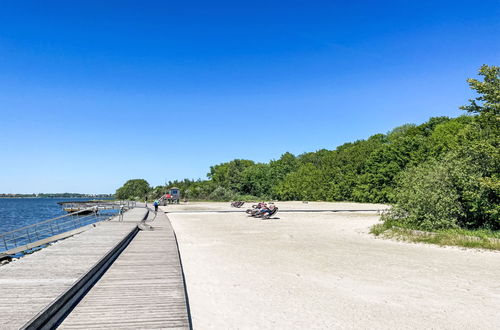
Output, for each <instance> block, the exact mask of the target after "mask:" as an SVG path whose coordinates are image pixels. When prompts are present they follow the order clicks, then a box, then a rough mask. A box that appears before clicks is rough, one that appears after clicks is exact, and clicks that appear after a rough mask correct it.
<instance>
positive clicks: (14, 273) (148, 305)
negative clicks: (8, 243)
mask: <svg viewBox="0 0 500 330" xmlns="http://www.w3.org/2000/svg"><path fill="white" fill-rule="evenodd" d="M145 215H146V210H145V209H143V208H136V209H133V210H130V211H129V212H127V213H125V215H124V219H123V221H121V222H118V221H108V222H102V223H100V224H98V225H97V226H96V227H95V228H93V229H91V230H89V231H87V232H84V233H82V234H79V235H77V236H74V237H71V238H68V239H66V240H63V241H60V242H58V243H56V244H54V245H52V246H50V247H47V248H45V249H42V250H41V251H38V252H36V253H34V254H32V255H28V256H26V257H24V258H21V259H20V260H18V261H15V262H12V263H10V264H7V265H4V266H2V267H0V315H1V316H2V321H3V322H2V324H0V329H18V328H20V327H22V326H23V325H25V324H26V323H27V322H28V321H29V320H31V319H32V318H33V317H34V316H35V315H37V314H38V313H40V312H41V311H42V310H43V309H44V308H46V307H47V306H48V305H50V304H51V303H52V302H54V300H55V299H56V298H57V297H58V296H60V295H61V294H62V293H63V292H65V291H66V290H68V289H69V288H70V287H72V285H73V284H74V283H75V281H76V280H77V279H78V278H80V277H81V276H82V275H83V274H85V273H87V272H88V271H89V270H90V269H91V268H92V267H93V266H94V265H95V264H96V262H97V261H98V260H100V259H101V258H102V257H103V256H104V255H106V254H107V253H108V252H109V251H110V250H111V249H112V248H113V247H114V246H116V245H117V244H118V243H119V242H120V241H122V240H123V239H124V238H125V237H126V236H127V235H128V234H129V233H131V232H132V231H133V230H135V228H136V226H137V223H138V222H139V221H140V220H142V219H143V218H144V216H145ZM152 224H153V225H154V227H155V230H154V231H139V233H138V234H137V235H136V236H135V238H134V239H133V240H132V242H131V243H130V245H129V246H128V247H127V248H126V249H125V250H124V251H123V252H122V254H121V255H120V257H119V258H118V259H117V260H116V261H115V264H113V265H112V266H111V268H109V269H108V272H107V273H105V274H104V276H103V277H102V278H101V279H100V280H99V281H98V282H97V284H96V285H95V286H94V287H93V288H92V289H91V290H90V291H89V292H88V295H87V296H85V297H84V299H83V300H82V301H81V302H80V303H81V305H78V306H77V307H76V308H75V309H74V310H73V312H74V314H70V315H69V317H68V319H67V320H66V321H65V322H64V323H63V325H62V326H63V327H67V328H74V327H76V328H78V327H82V328H90V327H95V328H106V327H108V328H122V329H123V328H154V327H161V328H168V327H177V328H188V327H189V320H188V311H187V308H186V299H185V295H184V282H183V278H182V270H181V267H180V260H179V256H178V252H177V245H176V242H175V236H174V234H173V231H172V228H171V226H170V222H169V221H168V219H167V218H166V217H165V216H164V215H163V213H161V215H160V214H158V217H157V218H156V219H155V221H154V222H153V223H152ZM96 297H101V298H102V300H101V302H100V303H99V301H96V299H95V298H96ZM134 304H135V305H134ZM92 306H93V307H92ZM92 308H96V310H95V311H94V312H92ZM96 315H99V316H100V318H99V319H97V318H96ZM124 315H128V319H125V318H124ZM125 320H128V322H124V321H125Z"/></svg>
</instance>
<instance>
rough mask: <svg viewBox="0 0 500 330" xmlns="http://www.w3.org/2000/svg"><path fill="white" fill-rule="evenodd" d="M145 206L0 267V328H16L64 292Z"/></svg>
mask: <svg viewBox="0 0 500 330" xmlns="http://www.w3.org/2000/svg"><path fill="white" fill-rule="evenodd" d="M145 213H146V210H145V209H133V210H130V211H129V212H126V213H125V214H124V221H122V222H118V221H106V222H102V223H99V224H98V225H97V226H96V227H95V228H93V229H91V230H88V231H86V232H84V233H81V234H79V235H76V236H73V237H70V238H67V239H65V240H62V241H59V242H57V243H55V244H54V245H52V246H49V247H47V248H44V249H42V250H40V251H37V252H35V253H33V254H31V255H27V256H25V257H23V258H21V259H19V260H17V261H15V262H11V263H9V264H7V265H4V266H1V267H0V315H2V321H3V322H2V324H1V325H0V329H18V328H20V327H21V326H23V325H24V324H25V323H26V322H27V321H28V320H30V319H31V318H32V317H33V316H35V315H36V314H37V313H38V312H40V311H41V310H43V309H44V308H45V307H46V306H47V305H49V304H50V303H51V302H52V301H53V300H54V299H55V298H57V297H58V296H59V295H60V294H61V293H63V292H64V291H66V290H67V289H68V288H69V287H71V286H72V285H73V283H74V282H75V281H76V280H77V279H78V278H79V277H80V276H82V275H83V274H84V273H86V272H87V271H88V270H89V269H90V268H91V267H92V266H93V265H94V264H95V263H96V262H97V261H98V260H99V259H100V258H102V256H104V255H105V254H106V253H107V252H108V251H109V250H110V249H111V248H112V247H114V246H115V245H116V244H117V243H118V242H119V241H121V240H122V239H123V237H125V236H126V235H127V234H128V233H129V232H130V231H131V230H132V229H133V228H134V227H135V226H136V225H137V222H138V221H140V220H141V219H142V218H143V216H144V214H145Z"/></svg>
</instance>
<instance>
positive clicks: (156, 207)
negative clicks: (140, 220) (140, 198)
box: [153, 200, 159, 212]
mask: <svg viewBox="0 0 500 330" xmlns="http://www.w3.org/2000/svg"><path fill="white" fill-rule="evenodd" d="M153 205H154V206H155V212H158V205H159V203H158V201H157V200H156V201H155V202H154V203H153Z"/></svg>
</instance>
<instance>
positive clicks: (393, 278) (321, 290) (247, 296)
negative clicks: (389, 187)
mask: <svg viewBox="0 0 500 330" xmlns="http://www.w3.org/2000/svg"><path fill="white" fill-rule="evenodd" d="M276 204H277V206H278V207H279V208H280V210H294V209H295V210H362V209H363V210H366V209H372V210H381V209H384V208H386V206H384V205H374V204H356V203H307V204H304V203H301V202H286V203H276ZM244 208H245V206H244V207H243V209H244ZM163 210H165V211H167V212H169V214H168V217H169V218H170V220H171V222H172V225H173V227H174V230H175V232H176V235H177V238H178V241H179V247H180V253H181V257H182V262H183V266H184V272H185V277H186V282H187V290H188V295H189V302H190V307H191V314H192V321H193V327H194V329H498V327H499V326H500V313H498V307H499V306H500V282H499V281H498V279H499V276H500V275H499V274H500V253H497V252H490V251H481V250H466V249H461V248H454V247H445V248H443V247H438V246H433V245H424V244H413V243H404V242H397V241H392V240H384V239H377V238H375V237H373V236H372V235H371V234H369V233H368V231H369V227H370V226H371V225H373V224H375V223H377V221H378V219H379V216H378V213H377V211H364V212H321V213H317V212H314V213H307V212H280V213H278V214H277V216H276V217H277V218H276V219H271V220H257V219H253V218H248V217H247V216H246V215H245V214H244V213H242V212H216V211H231V210H232V211H235V210H236V209H234V208H230V207H229V203H188V204H187V205H174V206H172V205H169V206H167V207H163ZM191 211H192V212H191ZM203 211H206V212H203ZM242 211H243V210H242ZM170 212H172V213H170Z"/></svg>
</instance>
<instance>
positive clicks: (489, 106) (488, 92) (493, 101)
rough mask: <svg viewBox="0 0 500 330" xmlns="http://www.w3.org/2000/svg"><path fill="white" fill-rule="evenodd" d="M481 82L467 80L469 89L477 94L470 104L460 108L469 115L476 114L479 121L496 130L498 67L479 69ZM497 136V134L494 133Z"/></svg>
mask: <svg viewBox="0 0 500 330" xmlns="http://www.w3.org/2000/svg"><path fill="white" fill-rule="evenodd" d="M479 75H480V76H483V77H484V78H483V81H480V80H477V79H473V78H469V79H467V82H468V83H469V86H470V88H471V89H473V90H475V91H476V92H477V93H478V96H477V97H476V98H475V99H470V100H469V101H470V104H469V105H465V106H462V107H460V109H462V110H466V111H467V112H469V113H473V114H478V115H479V118H480V120H481V121H482V122H483V123H484V124H485V125H487V126H491V127H494V128H495V129H498V125H499V121H500V67H498V66H494V65H492V66H488V65H483V66H481V68H480V69H479ZM496 133H497V134H498V132H496Z"/></svg>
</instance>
